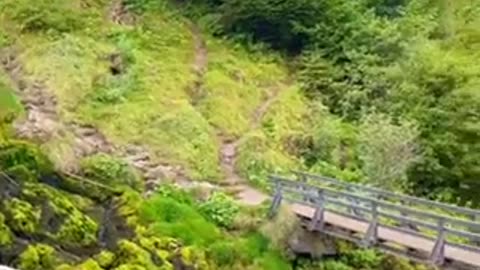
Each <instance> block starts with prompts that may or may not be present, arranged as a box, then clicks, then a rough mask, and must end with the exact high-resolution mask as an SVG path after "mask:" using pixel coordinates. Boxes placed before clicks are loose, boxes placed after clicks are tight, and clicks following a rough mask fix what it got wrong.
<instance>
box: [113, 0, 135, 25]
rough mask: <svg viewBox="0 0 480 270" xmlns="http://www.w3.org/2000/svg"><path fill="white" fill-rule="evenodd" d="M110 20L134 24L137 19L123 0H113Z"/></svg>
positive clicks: (121, 23) (117, 22) (122, 23)
mask: <svg viewBox="0 0 480 270" xmlns="http://www.w3.org/2000/svg"><path fill="white" fill-rule="evenodd" d="M108 17H109V19H110V21H112V22H113V23H116V24H119V25H133V24H134V23H135V21H136V18H135V15H134V14H132V13H131V12H130V11H129V10H128V9H127V7H126V6H125V5H124V2H123V0H113V1H112V3H111V5H110V10H109V12H108Z"/></svg>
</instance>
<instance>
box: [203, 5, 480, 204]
mask: <svg viewBox="0 0 480 270" xmlns="http://www.w3.org/2000/svg"><path fill="white" fill-rule="evenodd" d="M202 2H203V3H204V4H205V6H206V8H205V9H204V10H209V11H207V13H208V14H206V15H204V16H205V17H206V18H214V19H211V20H213V21H214V23H215V25H216V27H215V31H216V33H217V34H227V35H230V36H233V37H236V38H240V39H243V40H245V41H247V42H252V41H253V42H262V43H264V44H266V45H267V46H269V47H271V48H273V49H275V50H278V51H281V52H283V53H285V54H287V55H289V57H293V58H294V59H296V64H295V65H294V67H292V68H293V69H294V71H295V72H296V74H297V77H298V79H299V81H300V83H301V85H302V89H303V91H304V93H305V94H306V95H307V96H308V97H309V98H310V100H311V101H312V102H313V104H314V105H317V104H318V103H321V104H323V105H324V106H325V107H326V109H327V110H328V111H329V112H331V113H332V114H333V115H335V116H336V117H331V116H325V114H323V115H321V117H323V118H328V119H322V120H320V122H321V124H317V126H315V128H314V129H312V130H311V133H310V134H309V135H307V136H306V137H307V138H303V141H302V142H303V143H301V144H300V146H299V147H300V150H299V149H297V151H299V152H300V153H301V157H302V159H304V160H305V161H306V166H308V167H309V168H311V169H312V170H318V171H320V172H322V173H324V174H331V175H332V176H336V177H342V176H343V178H347V179H352V180H361V181H367V182H371V183H373V184H377V185H382V186H384V187H387V188H394V189H397V190H398V189H402V190H403V191H405V192H414V193H416V194H418V195H423V196H429V197H431V198H435V199H442V200H448V201H454V202H456V200H457V199H458V200H459V201H461V202H462V203H467V202H469V201H472V202H473V203H475V204H477V203H478V202H477V201H476V199H475V195H474V194H473V193H474V192H471V191H472V190H476V189H477V188H478V183H477V182H478V181H476V179H478V178H479V177H480V175H479V173H480V171H479V170H478V168H479V165H480V164H479V163H478V162H479V160H480V159H479V156H478V149H479V143H480V137H479V136H480V126H479V123H480V121H479V113H480V99H479V95H478V93H479V91H478V87H479V83H480V81H479V76H480V66H479V65H478V59H479V57H480V55H479V50H478V49H479V46H480V30H479V29H480V19H479V17H480V16H479V14H480V1H449V0H403V1H383V0H380V1H376V0H362V1H348V0H324V1H315V0H302V1H275V0H251V1H234V0H223V1H222V0H220V1H208V0H206V1H202ZM317 106H318V105H317ZM354 149H355V150H354Z"/></svg>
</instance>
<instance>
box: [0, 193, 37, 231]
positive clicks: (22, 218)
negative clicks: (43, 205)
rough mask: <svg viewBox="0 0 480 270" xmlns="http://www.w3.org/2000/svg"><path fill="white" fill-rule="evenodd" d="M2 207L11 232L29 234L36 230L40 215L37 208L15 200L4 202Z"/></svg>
mask: <svg viewBox="0 0 480 270" xmlns="http://www.w3.org/2000/svg"><path fill="white" fill-rule="evenodd" d="M3 207H4V209H5V214H6V217H7V223H8V225H9V226H10V227H11V228H12V230H14V231H17V232H22V233H27V234H31V233H34V232H35V231H36V230H37V229H38V226H39V223H40V214H41V212H40V209H39V208H37V207H34V206H33V205H31V204H30V203H29V202H26V201H21V200H19V199H17V198H13V199H11V200H9V201H4V202H3Z"/></svg>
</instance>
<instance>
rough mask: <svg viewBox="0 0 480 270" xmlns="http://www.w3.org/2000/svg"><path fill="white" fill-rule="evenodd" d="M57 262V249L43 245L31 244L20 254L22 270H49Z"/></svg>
mask: <svg viewBox="0 0 480 270" xmlns="http://www.w3.org/2000/svg"><path fill="white" fill-rule="evenodd" d="M56 264H57V259H56V254H55V249H54V248H52V247H50V246H47V245H43V244H37V245H30V246H28V247H27V249H26V250H25V251H24V252H23V253H22V254H21V255H20V263H19V268H20V269H22V270H49V269H54V267H55V265H56Z"/></svg>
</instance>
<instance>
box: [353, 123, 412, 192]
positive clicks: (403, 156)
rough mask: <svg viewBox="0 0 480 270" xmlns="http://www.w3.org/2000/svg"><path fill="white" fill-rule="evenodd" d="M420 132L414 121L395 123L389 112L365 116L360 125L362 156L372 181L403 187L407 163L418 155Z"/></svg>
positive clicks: (391, 187) (364, 169) (386, 186)
mask: <svg viewBox="0 0 480 270" xmlns="http://www.w3.org/2000/svg"><path fill="white" fill-rule="evenodd" d="M418 135H419V132H418V129H417V127H416V126H415V125H414V124H413V123H411V122H408V121H400V122H399V123H397V124H394V123H393V122H392V120H391V119H390V118H389V117H388V116H386V115H381V114H371V115H368V116H366V117H365V118H364V119H363V120H362V123H361V125H360V134H359V148H360V149H359V150H360V156H359V157H360V160H361V161H362V163H363V171H364V173H365V175H367V176H368V178H369V181H371V182H372V183H374V185H376V186H380V187H383V188H387V189H393V188H403V187H404V186H405V185H404V184H405V180H406V172H407V169H408V167H409V166H410V165H411V164H412V163H413V162H414V161H416V160H417V159H418V158H419V154H418V151H417V150H418V147H417V143H416V140H417V137H418Z"/></svg>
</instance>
